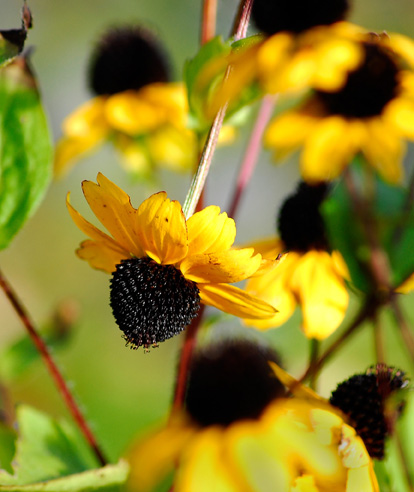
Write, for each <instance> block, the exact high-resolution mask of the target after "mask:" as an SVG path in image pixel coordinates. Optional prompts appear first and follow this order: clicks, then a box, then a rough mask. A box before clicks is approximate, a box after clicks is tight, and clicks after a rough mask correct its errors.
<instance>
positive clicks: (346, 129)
mask: <svg viewBox="0 0 414 492" xmlns="http://www.w3.org/2000/svg"><path fill="white" fill-rule="evenodd" d="M351 130H352V128H351V127H350V126H349V125H348V124H347V122H346V121H345V120H344V119H342V118H340V117H337V116H331V117H327V118H324V119H322V120H320V122H319V123H318V124H317V125H316V126H315V127H314V129H313V130H312V131H311V132H310V133H309V135H308V137H307V139H306V143H305V146H304V149H303V152H302V156H301V174H302V177H303V179H305V180H306V181H308V182H319V181H326V180H331V179H335V178H336V177H338V176H339V175H340V174H341V172H342V171H343V169H344V168H345V167H346V166H347V165H348V164H349V162H350V161H351V158H352V157H353V155H354V154H355V153H356V152H357V149H358V146H357V143H356V141H355V139H354V137H358V136H359V135H354V132H351Z"/></svg>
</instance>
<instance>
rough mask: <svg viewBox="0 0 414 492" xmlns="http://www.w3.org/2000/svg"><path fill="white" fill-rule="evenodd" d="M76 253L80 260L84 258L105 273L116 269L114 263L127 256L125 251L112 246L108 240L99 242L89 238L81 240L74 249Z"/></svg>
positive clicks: (116, 263)
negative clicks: (78, 245)
mask: <svg viewBox="0 0 414 492" xmlns="http://www.w3.org/2000/svg"><path fill="white" fill-rule="evenodd" d="M76 254H77V255H78V256H79V258H81V259H82V260H86V261H87V262H88V263H89V265H90V266H91V267H93V268H96V269H98V270H103V271H104V272H107V273H113V272H114V271H115V270H116V265H119V264H120V263H121V260H125V259H126V258H128V257H129V256H127V255H126V254H125V252H120V251H118V250H117V249H114V248H112V247H111V246H110V244H109V243H108V242H105V243H101V242H96V241H90V240H86V241H83V242H82V243H81V244H80V247H79V248H78V249H77V250H76Z"/></svg>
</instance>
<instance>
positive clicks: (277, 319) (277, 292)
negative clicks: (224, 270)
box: [244, 253, 299, 330]
mask: <svg viewBox="0 0 414 492" xmlns="http://www.w3.org/2000/svg"><path fill="white" fill-rule="evenodd" d="M298 256H299V255H297V253H288V254H285V255H283V256H282V258H281V259H280V260H279V261H278V263H277V265H276V266H275V267H274V268H272V270H271V271H269V272H267V273H265V274H263V275H261V276H254V277H253V278H251V279H250V280H249V281H248V282H247V284H246V292H248V293H249V294H251V295H253V296H256V297H259V298H260V299H262V300H263V301H265V302H268V303H269V304H271V305H272V306H275V308H276V309H277V310H278V312H277V313H276V314H275V315H274V316H273V317H272V318H268V319H259V320H244V321H245V323H246V325H248V326H254V327H255V328H258V329H259V330H267V329H269V328H276V327H278V326H281V325H282V324H283V323H284V322H285V321H286V320H288V319H289V318H290V317H291V316H292V313H293V311H294V309H295V306H296V299H295V296H294V295H293V293H292V291H291V289H290V287H289V281H290V278H291V276H292V274H293V270H294V268H295V264H296V261H297V258H298Z"/></svg>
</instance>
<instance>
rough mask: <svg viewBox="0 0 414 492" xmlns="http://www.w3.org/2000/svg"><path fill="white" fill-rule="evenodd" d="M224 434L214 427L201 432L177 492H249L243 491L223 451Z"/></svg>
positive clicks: (183, 468)
mask: <svg viewBox="0 0 414 492" xmlns="http://www.w3.org/2000/svg"><path fill="white" fill-rule="evenodd" d="M222 440H223V431H222V430H221V429H219V428H215V427H211V428H209V429H206V430H205V431H203V432H201V433H200V434H199V435H198V437H197V439H196V440H195V441H194V442H193V444H192V446H190V447H189V448H188V449H187V450H186V456H185V457H184V460H183V461H184V462H183V465H182V466H181V468H180V470H179V472H178V476H177V479H176V483H175V486H174V491H177V492H194V491H195V490H196V491H197V492H212V491H214V492H248V491H247V490H243V489H240V487H239V486H238V485H239V483H238V482H239V481H238V479H237V476H236V477H234V474H231V473H230V471H229V468H228V466H227V463H226V460H225V456H223V451H222V444H221V443H222Z"/></svg>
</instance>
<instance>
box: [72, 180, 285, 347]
mask: <svg viewBox="0 0 414 492" xmlns="http://www.w3.org/2000/svg"><path fill="white" fill-rule="evenodd" d="M97 182H98V183H97V184H96V183H93V182H91V181H84V182H83V183H82V188H83V193H84V195H85V198H86V200H87V202H88V204H89V206H90V207H91V209H92V211H93V212H94V214H95V215H96V217H97V218H98V219H99V221H100V222H101V224H102V225H103V226H104V227H105V228H106V229H107V230H108V231H109V233H110V235H108V234H105V233H104V232H101V231H100V230H99V229H98V228H96V227H95V226H93V225H92V224H90V223H89V222H88V221H86V220H85V219H84V218H83V217H82V216H81V215H80V214H79V213H78V212H77V211H76V210H75V209H74V208H73V207H72V206H71V205H70V203H69V197H68V202H67V206H68V209H69V212H70V214H71V216H72V219H73V220H74V222H75V223H76V225H77V226H78V227H79V229H81V230H82V231H83V232H84V233H85V234H86V235H87V236H89V237H90V238H91V239H89V240H86V241H84V242H82V244H81V246H80V248H79V249H78V251H77V254H78V256H79V257H80V258H82V259H84V260H87V261H88V262H89V264H90V265H91V266H92V267H94V268H97V269H101V270H103V271H105V272H107V273H113V277H112V281H111V306H112V309H113V312H114V316H115V318H116V320H117V323H118V324H119V326H120V328H121V329H122V330H123V331H124V332H125V338H126V339H127V341H128V342H130V343H131V344H132V345H133V346H140V345H144V346H148V345H150V344H156V343H158V342H160V341H163V340H165V339H166V338H169V337H171V336H173V335H175V334H176V333H178V332H180V331H182V330H183V329H184V328H185V327H186V326H187V325H188V324H189V323H190V321H191V320H192V319H193V318H194V317H195V316H196V314H197V311H198V308H199V303H200V302H202V303H204V304H207V305H210V306H214V307H216V308H218V309H221V310H222V311H225V312H227V313H230V314H233V315H235V316H239V317H247V318H267V317H270V316H273V315H274V313H275V312H276V311H275V309H274V308H273V307H271V306H270V305H269V304H267V303H265V302H263V301H261V300H260V299H256V298H254V297H252V296H250V295H249V294H246V293H245V292H244V291H243V290H241V289H239V288H237V287H235V286H233V285H229V284H231V283H233V282H239V281H240V280H244V279H246V278H248V277H250V276H251V275H253V274H254V273H255V272H256V271H257V270H258V269H259V267H260V266H261V263H262V258H261V256H260V255H258V254H254V251H253V249H252V248H250V249H232V248H231V246H232V245H233V242H234V240H235V236H236V226H235V223H234V221H233V219H230V218H228V217H227V214H226V213H220V209H219V207H216V206H209V207H206V208H205V209H203V210H202V211H200V212H197V213H195V214H194V215H193V216H192V217H190V218H189V219H188V220H186V219H185V217H184V214H183V212H182V209H181V206H180V204H179V203H178V202H177V201H170V200H169V199H168V198H167V195H166V193H165V192H160V193H157V194H155V195H152V196H151V197H150V198H148V199H147V200H145V201H144V202H143V203H142V204H141V205H140V206H139V207H138V209H135V208H134V207H133V206H132V205H131V202H130V198H129V196H128V195H127V194H126V193H125V192H124V191H122V190H121V189H120V188H118V187H117V186H116V185H115V184H114V183H112V182H111V181H110V180H109V179H107V178H105V176H103V175H102V174H98V177H97Z"/></svg>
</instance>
